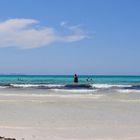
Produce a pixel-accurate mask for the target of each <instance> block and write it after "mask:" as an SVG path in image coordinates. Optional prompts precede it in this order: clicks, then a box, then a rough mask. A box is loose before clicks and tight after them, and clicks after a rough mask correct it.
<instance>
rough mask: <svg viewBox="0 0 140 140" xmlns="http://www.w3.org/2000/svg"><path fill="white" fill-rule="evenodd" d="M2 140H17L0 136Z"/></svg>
mask: <svg viewBox="0 0 140 140" xmlns="http://www.w3.org/2000/svg"><path fill="white" fill-rule="evenodd" d="M0 140H16V139H15V138H5V137H1V136H0Z"/></svg>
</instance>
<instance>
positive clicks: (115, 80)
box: [0, 75, 140, 84]
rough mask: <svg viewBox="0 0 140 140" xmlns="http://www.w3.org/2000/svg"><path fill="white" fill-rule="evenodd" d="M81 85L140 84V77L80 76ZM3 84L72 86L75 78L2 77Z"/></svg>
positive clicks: (0, 80)
mask: <svg viewBox="0 0 140 140" xmlns="http://www.w3.org/2000/svg"><path fill="white" fill-rule="evenodd" d="M78 78H79V83H83V84H87V83H93V84H140V76H82V75H80V76H78ZM1 83H24V84H27V83H28V84H29V83H30V84H48V83H49V84H71V83H73V76H69V75H63V76H58V75H54V76H47V75H43V76H40V75H0V84H1Z"/></svg>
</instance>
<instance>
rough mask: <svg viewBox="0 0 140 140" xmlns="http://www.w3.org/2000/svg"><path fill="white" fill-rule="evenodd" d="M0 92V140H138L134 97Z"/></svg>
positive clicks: (139, 106) (139, 124)
mask: <svg viewBox="0 0 140 140" xmlns="http://www.w3.org/2000/svg"><path fill="white" fill-rule="evenodd" d="M57 94H58V93H54V94H52V95H51V94H49V95H48V94H45V93H41V94H39V95H38V94H36V93H35V94H34V93H33V92H32V94H31V93H30V92H29V91H20V92H19V91H18V92H17V91H15V92H14V91H12V92H10V91H8V92H6V93H5V92H3V91H1V92H0V136H5V137H12V138H16V140H139V139H140V133H139V132H140V111H139V109H140V100H139V99H140V97H139V95H138V94H136V95H135V96H137V98H135V96H133V97H132V96H131V95H130V96H129V94H123V95H121V96H120V95H115V96H114V95H111V94H110V95H103V94H100V95H97V94H96V95H94V94H88V95H84V94H76V93H75V94H74V95H72V94H68V95H67V94H64V93H63V94H61V93H59V95H57Z"/></svg>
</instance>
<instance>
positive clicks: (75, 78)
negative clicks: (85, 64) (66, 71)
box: [74, 74, 78, 83]
mask: <svg viewBox="0 0 140 140" xmlns="http://www.w3.org/2000/svg"><path fill="white" fill-rule="evenodd" d="M74 83H78V76H77V74H74Z"/></svg>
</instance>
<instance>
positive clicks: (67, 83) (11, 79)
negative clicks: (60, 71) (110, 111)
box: [0, 75, 140, 93]
mask: <svg viewBox="0 0 140 140" xmlns="http://www.w3.org/2000/svg"><path fill="white" fill-rule="evenodd" d="M73 78H74V77H73V75H0V89H22V90H23V89H36V90H37V89H42V90H44V91H45V92H47V91H50V90H55V91H70V92H72V91H74V92H85V93H86V92H88V91H90V92H92V93H94V92H95V93H97V92H98V93H104V92H105V93H106V92H108V93H110V92H114V91H115V92H140V76H103V75H79V76H78V80H79V82H78V83H74V82H73V80H74V79H73Z"/></svg>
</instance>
